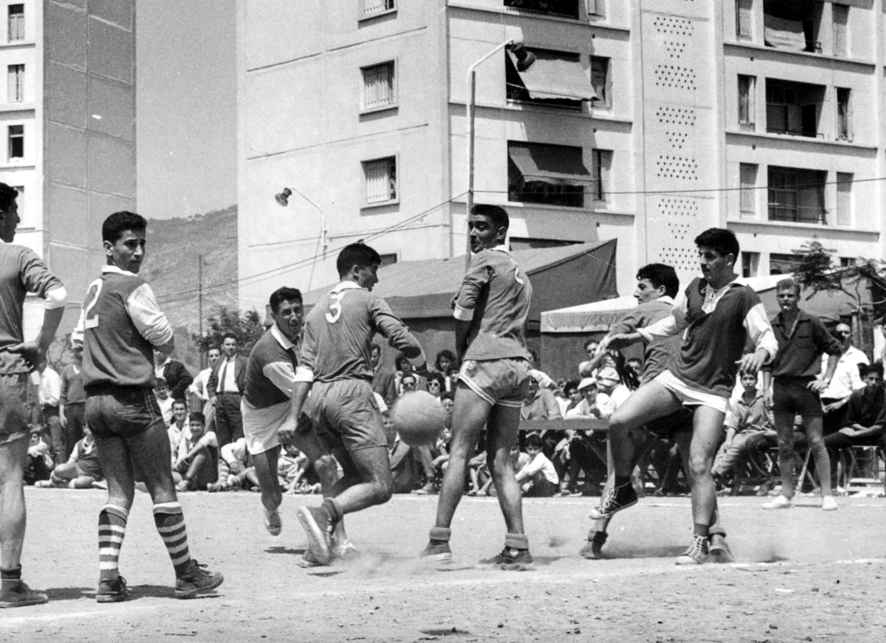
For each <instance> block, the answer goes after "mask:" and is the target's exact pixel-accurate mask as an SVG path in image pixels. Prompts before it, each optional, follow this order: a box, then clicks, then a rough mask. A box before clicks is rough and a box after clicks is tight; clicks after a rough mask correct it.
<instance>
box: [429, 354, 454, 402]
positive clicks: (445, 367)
mask: <svg viewBox="0 0 886 643" xmlns="http://www.w3.org/2000/svg"><path fill="white" fill-rule="evenodd" d="M434 369H435V370H436V372H437V373H440V375H442V376H443V390H444V391H445V392H446V393H451V392H453V391H454V390H455V380H453V379H452V377H451V374H452V373H453V372H454V373H455V375H456V378H457V377H458V364H457V363H456V359H455V353H453V352H452V351H451V350H448V349H443V350H442V351H440V352H439V353H437V358H436V359H435V360H434ZM429 383H430V380H429Z"/></svg>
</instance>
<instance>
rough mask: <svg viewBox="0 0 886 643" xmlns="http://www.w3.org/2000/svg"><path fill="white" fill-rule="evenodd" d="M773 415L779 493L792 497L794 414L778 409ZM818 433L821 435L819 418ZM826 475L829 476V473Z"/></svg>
mask: <svg viewBox="0 0 886 643" xmlns="http://www.w3.org/2000/svg"><path fill="white" fill-rule="evenodd" d="M774 415H775V430H776V432H777V433H778V469H779V471H780V472H781V495H783V496H784V497H785V498H788V499H791V498H793V497H794V414H793V413H790V412H785V411H778V412H777V413H775V414H774ZM804 419H805V418H804ZM818 435H819V437H821V418H819V432H818ZM816 465H817V461H816ZM828 466H830V465H828ZM828 471H830V469H828ZM828 477H829V478H830V474H829V475H828ZM828 487H830V480H828Z"/></svg>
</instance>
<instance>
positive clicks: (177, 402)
mask: <svg viewBox="0 0 886 643" xmlns="http://www.w3.org/2000/svg"><path fill="white" fill-rule="evenodd" d="M176 404H183V405H184V407H185V408H188V403H187V402H185V401H184V399H182V398H180V397H177V398H175V399H174V400H172V406H175V405H176Z"/></svg>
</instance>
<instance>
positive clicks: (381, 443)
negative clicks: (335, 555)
mask: <svg viewBox="0 0 886 643" xmlns="http://www.w3.org/2000/svg"><path fill="white" fill-rule="evenodd" d="M336 263H337V268H338V274H339V276H340V277H341V282H340V283H339V284H338V285H337V286H335V288H333V289H332V290H331V291H330V292H329V293H327V294H326V295H324V296H323V297H321V298H320V300H319V301H318V302H317V304H316V305H315V306H314V307H313V308H312V309H311V312H310V313H308V315H307V317H306V318H305V324H304V336H303V338H302V345H301V356H300V358H299V364H298V367H297V369H296V373H295V379H296V384H295V389H294V392H293V396H292V406H293V411H294V414H295V417H296V418H297V419H298V427H297V429H296V430H297V431H300V432H308V431H313V432H314V433H315V434H316V435H317V437H319V439H320V440H321V441H322V443H323V444H324V445H325V446H326V448H328V449H329V450H330V451H331V452H332V454H333V455H335V457H336V459H337V460H338V461H339V463H340V464H341V466H342V469H343V471H344V476H343V477H342V478H341V479H340V480H339V481H338V482H337V483H336V484H335V486H334V491H333V495H332V496H331V497H329V498H326V499H325V500H324V501H323V504H322V505H321V506H319V507H303V508H301V509H300V510H299V512H298V518H299V521H300V522H301V524H302V526H303V527H304V528H305V531H306V532H307V535H308V542H309V546H308V551H307V553H306V555H305V557H306V560H308V562H312V563H315V564H320V565H325V564H328V563H329V561H330V558H331V557H332V552H331V540H330V537H331V534H332V532H333V530H334V529H335V526H336V525H337V523H338V522H339V521H340V520H341V518H342V517H343V516H344V514H347V513H351V512H354V511H359V510H360V509H365V508H366V507H371V506H373V505H378V504H382V503H384V502H387V501H388V500H389V499H390V497H391V486H392V483H391V467H390V461H389V459H388V443H387V438H386V435H385V432H384V427H383V425H382V417H381V413H380V412H379V410H378V406H377V405H376V403H375V398H374V396H373V393H372V366H371V365H370V361H369V353H370V349H371V348H372V339H373V337H374V336H375V334H376V333H380V334H381V335H383V336H385V337H387V338H388V341H389V342H390V344H391V345H392V346H393V347H394V348H396V349H397V350H399V351H401V352H402V353H403V354H404V355H406V357H408V358H409V359H410V360H411V361H412V362H413V364H415V365H417V366H418V367H419V370H421V369H423V368H425V355H424V352H423V351H422V348H421V345H420V344H419V343H418V341H417V340H416V339H415V337H413V336H412V333H410V332H409V329H408V328H407V327H406V325H405V324H404V323H403V322H402V321H401V320H400V319H398V318H397V317H396V316H395V315H394V313H393V312H391V308H390V307H389V306H388V304H387V303H386V302H385V300H384V299H382V298H381V297H378V296H377V295H375V294H373V293H372V287H373V286H374V285H375V284H376V283H377V282H378V276H377V274H376V272H377V270H378V266H379V264H380V263H381V257H379V255H378V253H377V252H376V251H375V250H373V249H372V248H370V247H369V246H367V245H365V244H362V243H355V244H351V245H349V246H346V247H345V248H343V249H342V251H341V253H340V254H339V256H338V260H337V262H336ZM308 391H310V392H311V397H310V399H308V400H307V403H305V402H306V398H307V394H308ZM303 411H304V416H303V415H302V412H303ZM280 435H281V438H284V439H285V435H284V432H283V431H281V434H280Z"/></svg>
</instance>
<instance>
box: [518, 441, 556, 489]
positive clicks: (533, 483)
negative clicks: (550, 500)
mask: <svg viewBox="0 0 886 643" xmlns="http://www.w3.org/2000/svg"><path fill="white" fill-rule="evenodd" d="M541 446H542V442H541V437H539V435H538V434H537V433H530V434H529V435H527V436H526V453H527V454H528V455H529V462H528V463H527V464H526V465H525V466H523V467H522V468H521V469H520V470H519V471H518V472H517V482H519V483H520V485H521V487H522V488H523V495H524V496H526V497H535V498H547V497H550V496H553V495H554V494H556V493H557V491H558V490H559V486H560V478H559V476H558V475H557V470H556V469H555V468H554V463H553V462H551V461H550V460H548V458H547V456H545V454H544V453H542V451H541Z"/></svg>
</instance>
